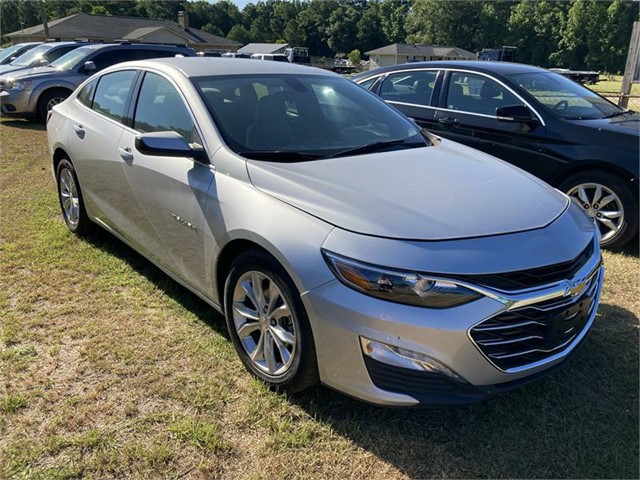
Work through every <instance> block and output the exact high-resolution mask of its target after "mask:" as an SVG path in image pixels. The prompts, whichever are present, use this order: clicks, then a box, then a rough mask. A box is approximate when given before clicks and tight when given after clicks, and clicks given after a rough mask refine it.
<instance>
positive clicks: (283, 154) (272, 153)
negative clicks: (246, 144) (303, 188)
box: [236, 150, 326, 162]
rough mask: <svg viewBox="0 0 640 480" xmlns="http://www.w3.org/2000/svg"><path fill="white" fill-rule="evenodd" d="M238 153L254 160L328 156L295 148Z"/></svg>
mask: <svg viewBox="0 0 640 480" xmlns="http://www.w3.org/2000/svg"><path fill="white" fill-rule="evenodd" d="M236 153H237V154H238V155H241V156H243V157H245V158H250V159H252V160H271V161H273V162H304V161H306V160H318V159H321V158H326V156H325V155H320V154H318V153H303V152H296V151H294V150H247V151H244V152H236Z"/></svg>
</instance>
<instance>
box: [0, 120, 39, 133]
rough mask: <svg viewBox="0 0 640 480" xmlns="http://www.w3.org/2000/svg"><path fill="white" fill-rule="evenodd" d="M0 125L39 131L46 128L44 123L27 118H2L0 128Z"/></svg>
mask: <svg viewBox="0 0 640 480" xmlns="http://www.w3.org/2000/svg"><path fill="white" fill-rule="evenodd" d="M1 127H13V128H19V129H20V130H36V131H40V132H44V131H46V130H47V126H46V125H45V124H44V123H40V122H34V121H29V120H7V119H2V121H1V122H0V128H1Z"/></svg>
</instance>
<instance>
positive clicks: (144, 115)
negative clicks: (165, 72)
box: [133, 72, 194, 141]
mask: <svg viewBox="0 0 640 480" xmlns="http://www.w3.org/2000/svg"><path fill="white" fill-rule="evenodd" d="M193 126H194V125H193V120H192V119H191V115H190V114H189V111H188V110H187V107H186V106H185V104H184V102H183V101H182V98H181V97H180V95H179V94H178V91H177V90H176V89H175V88H174V87H173V85H171V83H169V82H168V81H167V80H165V79H164V78H162V77H161V76H160V75H156V74H155V73H150V72H147V73H146V74H145V76H144V80H143V82H142V87H141V88H140V95H139V96H138V103H137V105H136V112H135V114H134V116H133V128H134V129H136V130H138V131H140V132H162V131H174V132H178V133H179V134H180V135H182V136H183V137H184V138H186V139H187V140H188V141H191V132H192V131H193Z"/></svg>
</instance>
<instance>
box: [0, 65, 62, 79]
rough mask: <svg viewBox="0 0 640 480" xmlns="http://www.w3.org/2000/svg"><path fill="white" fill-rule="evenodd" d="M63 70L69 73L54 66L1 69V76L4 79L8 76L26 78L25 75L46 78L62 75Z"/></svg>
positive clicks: (33, 77) (30, 77) (31, 77)
mask: <svg viewBox="0 0 640 480" xmlns="http://www.w3.org/2000/svg"><path fill="white" fill-rule="evenodd" d="M62 72H64V73H67V74H68V73H69V72H67V71H64V70H58V69H57V68H53V67H34V68H25V69H22V70H18V71H16V72H15V75H14V72H7V73H5V72H3V71H0V76H1V77H2V78H3V79H7V78H13V79H17V78H24V77H29V79H45V78H47V77H53V76H57V75H60V74H61V73H62Z"/></svg>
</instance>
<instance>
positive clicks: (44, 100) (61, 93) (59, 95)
mask: <svg viewBox="0 0 640 480" xmlns="http://www.w3.org/2000/svg"><path fill="white" fill-rule="evenodd" d="M69 95H71V92H70V91H69V90H63V89H59V88H58V89H55V90H48V91H46V92H44V93H43V94H42V95H40V98H38V105H37V107H36V110H37V111H36V113H37V116H38V121H40V122H44V121H46V119H47V113H48V112H49V102H51V101H52V100H56V99H58V100H60V102H61V101H63V100H65V99H66V98H67V97H68V96H69ZM60 102H57V103H60Z"/></svg>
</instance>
